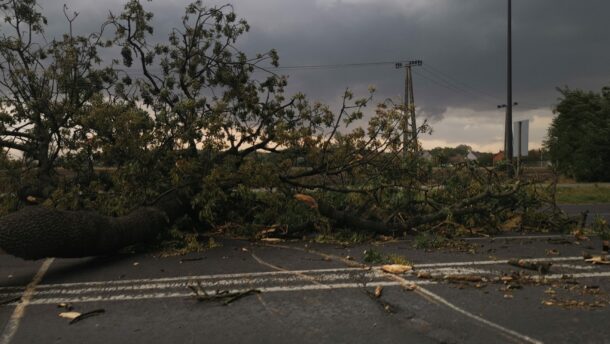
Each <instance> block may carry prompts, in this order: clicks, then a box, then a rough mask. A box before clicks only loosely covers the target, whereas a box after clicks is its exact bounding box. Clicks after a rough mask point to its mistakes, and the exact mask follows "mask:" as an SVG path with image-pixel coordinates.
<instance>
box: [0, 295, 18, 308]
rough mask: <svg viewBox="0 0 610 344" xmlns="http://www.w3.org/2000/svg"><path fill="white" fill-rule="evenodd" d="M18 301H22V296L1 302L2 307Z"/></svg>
mask: <svg viewBox="0 0 610 344" xmlns="http://www.w3.org/2000/svg"><path fill="white" fill-rule="evenodd" d="M18 301H21V296H17V297H12V298H8V299H4V300H2V301H0V306H4V305H8V304H9V303H13V302H18Z"/></svg>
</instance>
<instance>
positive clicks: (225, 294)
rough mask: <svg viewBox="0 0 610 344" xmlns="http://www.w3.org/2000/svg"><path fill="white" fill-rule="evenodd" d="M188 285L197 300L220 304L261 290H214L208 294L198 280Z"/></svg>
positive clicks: (227, 303)
mask: <svg viewBox="0 0 610 344" xmlns="http://www.w3.org/2000/svg"><path fill="white" fill-rule="evenodd" d="M188 287H189V289H191V290H192V291H193V293H195V295H194V296H195V298H196V299H197V301H199V302H204V301H222V304H223V305H225V306H227V305H229V304H230V303H233V302H235V301H237V300H239V299H241V298H242V297H245V296H248V295H253V294H259V293H261V291H260V290H258V289H250V290H246V291H238V292H229V291H228V290H216V292H215V294H213V295H210V294H208V293H207V292H206V291H205V290H203V288H202V287H201V283H199V282H197V284H196V285H189V286H188Z"/></svg>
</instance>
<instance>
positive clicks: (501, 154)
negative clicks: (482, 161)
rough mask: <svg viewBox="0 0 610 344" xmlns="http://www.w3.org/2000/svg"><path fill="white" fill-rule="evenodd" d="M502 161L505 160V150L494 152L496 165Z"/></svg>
mask: <svg viewBox="0 0 610 344" xmlns="http://www.w3.org/2000/svg"><path fill="white" fill-rule="evenodd" d="M502 161H504V151H499V152H498V153H496V154H494V159H493V162H494V165H495V164H498V163H501V162H502Z"/></svg>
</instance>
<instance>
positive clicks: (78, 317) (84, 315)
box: [70, 308, 106, 325]
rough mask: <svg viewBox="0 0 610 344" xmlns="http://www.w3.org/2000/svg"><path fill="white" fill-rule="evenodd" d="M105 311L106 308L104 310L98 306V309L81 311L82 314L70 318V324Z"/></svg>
mask: <svg viewBox="0 0 610 344" xmlns="http://www.w3.org/2000/svg"><path fill="white" fill-rule="evenodd" d="M105 312H106V310H104V309H103V308H100V309H95V310H92V311H90V312H85V313H82V314H80V315H78V316H77V317H76V318H74V319H72V320H71V321H70V325H72V324H75V323H77V322H79V321H81V320H85V319H87V318H91V317H94V316H96V315H100V314H103V313H105Z"/></svg>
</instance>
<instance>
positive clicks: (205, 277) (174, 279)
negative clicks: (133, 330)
mask: <svg viewBox="0 0 610 344" xmlns="http://www.w3.org/2000/svg"><path fill="white" fill-rule="evenodd" d="M368 270H371V269H370V268H336V269H312V270H294V271H262V272H245V273H236V274H219V275H198V276H180V277H164V278H155V279H151V278H143V279H132V280H110V281H94V282H75V283H57V284H41V285H39V286H38V289H45V288H56V287H81V286H107V285H121V284H135V283H147V282H151V281H154V282H179V281H190V280H199V281H204V280H212V279H229V278H249V277H259V276H261V277H262V276H278V275H294V274H295V273H308V274H309V273H331V272H347V271H368ZM7 290H8V291H14V290H23V288H21V287H1V288H0V292H2V291H7Z"/></svg>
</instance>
